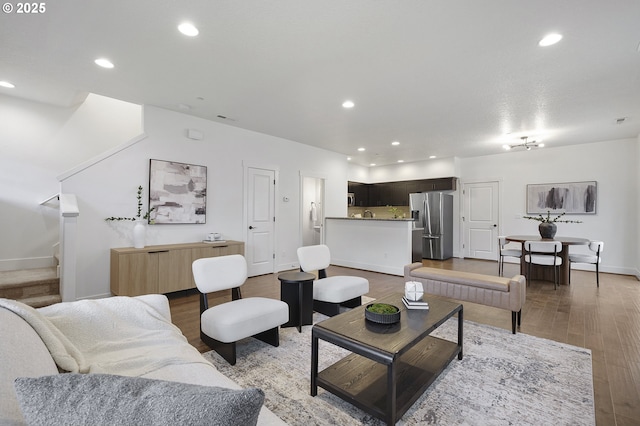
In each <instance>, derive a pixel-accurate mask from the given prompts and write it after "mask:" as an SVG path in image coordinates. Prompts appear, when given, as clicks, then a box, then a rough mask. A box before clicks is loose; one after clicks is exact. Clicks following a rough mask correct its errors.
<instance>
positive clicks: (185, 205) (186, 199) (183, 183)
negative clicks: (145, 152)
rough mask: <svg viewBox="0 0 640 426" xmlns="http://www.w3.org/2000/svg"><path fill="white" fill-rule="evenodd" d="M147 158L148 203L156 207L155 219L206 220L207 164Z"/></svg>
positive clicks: (171, 221)
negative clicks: (197, 164)
mask: <svg viewBox="0 0 640 426" xmlns="http://www.w3.org/2000/svg"><path fill="white" fill-rule="evenodd" d="M149 161H150V163H149V206H153V208H154V209H155V211H156V213H155V216H154V220H155V223H156V224H167V223H169V224H176V223H206V219H207V216H206V214H207V167H206V166H196V165H193V164H185V163H177V162H174V161H163V160H153V159H151V160H149Z"/></svg>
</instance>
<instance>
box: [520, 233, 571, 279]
mask: <svg viewBox="0 0 640 426" xmlns="http://www.w3.org/2000/svg"><path fill="white" fill-rule="evenodd" d="M561 251H562V243H561V242H560V241H525V242H524V261H525V263H526V264H527V284H528V283H530V282H531V279H530V277H531V265H542V266H552V267H553V289H554V290H556V289H557V288H558V269H559V267H560V265H562V257H560V252H561Z"/></svg>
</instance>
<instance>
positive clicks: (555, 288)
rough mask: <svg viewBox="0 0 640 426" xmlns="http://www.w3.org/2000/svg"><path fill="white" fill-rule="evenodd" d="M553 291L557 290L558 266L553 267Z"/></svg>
mask: <svg viewBox="0 0 640 426" xmlns="http://www.w3.org/2000/svg"><path fill="white" fill-rule="evenodd" d="M553 289H554V290H557V289H558V266H554V267H553Z"/></svg>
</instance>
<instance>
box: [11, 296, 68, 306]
mask: <svg viewBox="0 0 640 426" xmlns="http://www.w3.org/2000/svg"><path fill="white" fill-rule="evenodd" d="M18 302H22V303H24V304H25V305H29V306H31V307H33V308H42V307H44V306H49V305H53V304H55V303H60V302H62V297H60V295H59V294H51V295H47V296H36V297H27V298H25V299H18Z"/></svg>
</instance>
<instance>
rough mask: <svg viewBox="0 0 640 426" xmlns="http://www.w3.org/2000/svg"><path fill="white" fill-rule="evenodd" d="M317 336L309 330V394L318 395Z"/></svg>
mask: <svg viewBox="0 0 640 426" xmlns="http://www.w3.org/2000/svg"><path fill="white" fill-rule="evenodd" d="M317 377H318V338H317V337H316V335H315V333H314V332H313V330H311V396H316V395H318V384H317V381H316V379H317Z"/></svg>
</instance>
